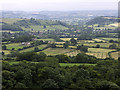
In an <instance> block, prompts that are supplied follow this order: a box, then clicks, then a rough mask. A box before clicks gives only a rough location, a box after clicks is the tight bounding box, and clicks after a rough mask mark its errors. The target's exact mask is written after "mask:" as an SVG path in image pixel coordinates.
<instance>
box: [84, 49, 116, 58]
mask: <svg viewBox="0 0 120 90" xmlns="http://www.w3.org/2000/svg"><path fill="white" fill-rule="evenodd" d="M111 51H115V49H102V48H88V52H87V53H86V54H87V55H92V56H95V57H97V58H103V59H104V58H107V57H109V55H108V53H109V52H111Z"/></svg>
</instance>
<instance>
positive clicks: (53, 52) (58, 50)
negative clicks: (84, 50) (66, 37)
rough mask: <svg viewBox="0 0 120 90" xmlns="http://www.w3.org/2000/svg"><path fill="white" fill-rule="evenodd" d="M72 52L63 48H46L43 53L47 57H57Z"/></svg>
mask: <svg viewBox="0 0 120 90" xmlns="http://www.w3.org/2000/svg"><path fill="white" fill-rule="evenodd" d="M70 51H73V49H63V48H48V49H45V50H44V51H42V52H44V53H45V54H47V55H58V54H64V53H67V52H70Z"/></svg>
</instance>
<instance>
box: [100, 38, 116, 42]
mask: <svg viewBox="0 0 120 90" xmlns="http://www.w3.org/2000/svg"><path fill="white" fill-rule="evenodd" d="M100 39H103V40H106V41H109V40H114V41H118V38H100Z"/></svg>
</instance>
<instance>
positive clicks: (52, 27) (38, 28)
mask: <svg viewBox="0 0 120 90" xmlns="http://www.w3.org/2000/svg"><path fill="white" fill-rule="evenodd" d="M22 29H23V30H26V31H31V29H33V31H46V30H66V29H68V28H66V27H64V26H62V25H51V26H46V28H43V26H39V25H31V26H30V28H25V27H22Z"/></svg>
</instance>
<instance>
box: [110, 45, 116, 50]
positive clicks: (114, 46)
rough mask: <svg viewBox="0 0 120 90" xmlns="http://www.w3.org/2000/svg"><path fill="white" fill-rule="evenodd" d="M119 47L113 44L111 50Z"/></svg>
mask: <svg viewBox="0 0 120 90" xmlns="http://www.w3.org/2000/svg"><path fill="white" fill-rule="evenodd" d="M116 47H117V45H116V44H112V45H110V46H109V48H110V49H116Z"/></svg>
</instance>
